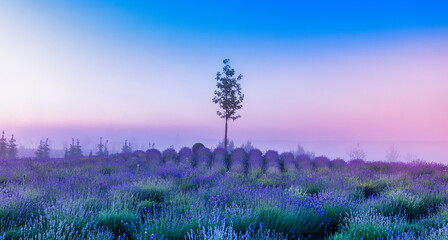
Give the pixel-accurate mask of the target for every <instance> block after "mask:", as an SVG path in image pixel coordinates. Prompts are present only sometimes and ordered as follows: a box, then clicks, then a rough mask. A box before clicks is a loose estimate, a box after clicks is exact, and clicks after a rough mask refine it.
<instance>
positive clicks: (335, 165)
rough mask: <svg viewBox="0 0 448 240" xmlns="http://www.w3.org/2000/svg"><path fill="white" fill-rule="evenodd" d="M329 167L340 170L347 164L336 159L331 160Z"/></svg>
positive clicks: (342, 160)
mask: <svg viewBox="0 0 448 240" xmlns="http://www.w3.org/2000/svg"><path fill="white" fill-rule="evenodd" d="M330 166H331V167H332V168H335V169H340V168H343V167H345V166H347V163H346V162H345V161H344V159H341V158H336V159H333V160H331V162H330Z"/></svg>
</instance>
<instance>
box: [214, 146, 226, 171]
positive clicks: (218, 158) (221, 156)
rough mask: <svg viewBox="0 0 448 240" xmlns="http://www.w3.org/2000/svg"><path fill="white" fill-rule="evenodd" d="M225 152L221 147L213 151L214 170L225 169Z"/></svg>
mask: <svg viewBox="0 0 448 240" xmlns="http://www.w3.org/2000/svg"><path fill="white" fill-rule="evenodd" d="M226 156H227V154H226V150H224V148H223V147H217V148H215V150H213V165H214V166H215V167H216V168H225V167H226Z"/></svg>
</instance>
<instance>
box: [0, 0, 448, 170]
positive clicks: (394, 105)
mask: <svg viewBox="0 0 448 240" xmlns="http://www.w3.org/2000/svg"><path fill="white" fill-rule="evenodd" d="M447 10H448V3H447V2H446V1H431V2H430V3H429V2H427V1H426V2H425V1H393V3H391V1H375V2H374V3H366V2H364V1H337V2H335V1H319V2H313V1H309V2H306V3H301V2H299V1H281V2H279V1H262V2H260V1H225V2H223V1H188V2H187V1H183V2H180V1H132V0H130V1H118V0H112V1H87V0H79V1H57V0H43V1H15V0H6V1H1V2H0V53H1V54H0V84H1V85H0V86H1V87H0V91H1V92H0V112H1V113H0V128H1V129H4V130H5V132H6V135H7V136H10V134H15V136H16V138H17V140H18V142H19V144H20V145H22V146H24V147H27V148H29V147H34V146H37V144H38V142H39V140H40V139H44V138H47V137H48V138H50V142H51V143H52V147H53V148H54V149H58V148H63V147H65V146H67V144H69V143H70V141H71V138H79V139H80V140H81V143H82V145H83V146H84V147H85V148H86V149H89V148H94V147H95V144H97V142H98V141H99V137H103V138H106V139H109V141H110V142H111V144H112V145H113V147H114V148H116V149H119V148H120V146H121V145H122V144H123V143H124V140H125V139H127V140H129V141H131V142H132V143H134V147H135V148H140V149H146V148H147V147H148V143H149V142H151V143H155V144H156V147H159V148H162V149H163V148H166V147H168V146H170V145H173V146H174V147H175V148H180V147H182V146H190V145H192V144H193V143H195V142H203V143H205V144H206V145H207V146H209V147H215V146H216V144H217V142H218V141H219V140H220V139H222V138H223V134H224V121H223V120H222V119H220V118H219V117H218V116H217V115H216V111H217V110H218V107H217V106H216V105H215V104H214V103H213V102H212V101H211V99H212V98H213V94H214V90H215V86H216V80H215V75H216V72H218V71H220V70H221V69H222V66H223V64H222V60H223V59H225V58H229V59H230V65H231V66H232V67H234V68H235V70H236V72H237V73H241V74H242V75H243V79H242V80H241V87H242V90H243V93H244V94H245V99H244V102H243V108H242V109H241V110H240V111H239V113H240V114H241V115H242V118H241V119H238V120H237V121H234V122H230V123H229V138H230V139H233V140H234V141H235V142H236V143H237V145H238V144H242V143H244V142H246V141H248V140H250V141H252V142H253V143H254V145H255V146H256V147H260V148H262V149H264V150H266V149H269V148H272V149H277V150H280V151H285V150H290V149H293V148H295V147H296V146H297V144H299V143H300V144H301V145H303V146H304V147H305V148H306V149H309V150H313V151H316V152H317V154H325V155H328V156H330V157H343V158H344V157H345V158H346V157H347V154H346V152H347V151H348V149H349V148H350V146H354V145H356V144H357V143H361V146H363V147H365V148H366V151H367V152H368V153H367V156H368V158H369V156H371V157H370V160H380V159H381V158H382V157H384V151H386V148H387V146H389V145H391V144H396V145H397V146H398V149H400V150H401V151H402V152H403V154H414V155H418V156H419V157H420V158H424V159H425V160H428V161H439V162H440V161H445V159H446V162H447V163H448V94H447V93H448V67H447V63H448V14H446V12H447ZM374 146H375V147H374ZM378 146H380V147H378ZM368 149H370V150H368Z"/></svg>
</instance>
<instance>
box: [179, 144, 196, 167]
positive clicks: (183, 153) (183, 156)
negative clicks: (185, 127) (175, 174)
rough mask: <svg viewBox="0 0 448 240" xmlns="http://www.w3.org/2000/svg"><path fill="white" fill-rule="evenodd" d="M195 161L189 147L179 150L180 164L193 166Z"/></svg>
mask: <svg viewBox="0 0 448 240" xmlns="http://www.w3.org/2000/svg"><path fill="white" fill-rule="evenodd" d="M193 160H194V154H193V151H192V150H191V149H190V148H189V147H183V148H181V149H180V150H179V162H180V163H183V164H191V163H192V162H193Z"/></svg>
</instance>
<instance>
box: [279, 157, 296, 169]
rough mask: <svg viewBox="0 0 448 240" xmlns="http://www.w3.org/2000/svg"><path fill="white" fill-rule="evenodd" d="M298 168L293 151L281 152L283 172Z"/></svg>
mask: <svg viewBox="0 0 448 240" xmlns="http://www.w3.org/2000/svg"><path fill="white" fill-rule="evenodd" d="M295 169H296V163H295V158H294V154H292V153H291V152H284V153H282V154H280V170H281V171H282V172H286V171H289V172H293V171H294V170H295Z"/></svg>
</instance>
